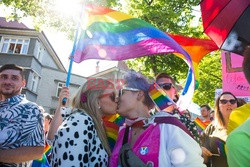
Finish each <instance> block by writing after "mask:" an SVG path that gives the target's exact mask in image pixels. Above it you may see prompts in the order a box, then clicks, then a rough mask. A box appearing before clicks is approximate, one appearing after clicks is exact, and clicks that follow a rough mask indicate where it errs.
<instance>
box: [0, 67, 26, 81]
mask: <svg viewBox="0 0 250 167" xmlns="http://www.w3.org/2000/svg"><path fill="white" fill-rule="evenodd" d="M5 70H18V71H20V74H21V76H22V78H23V79H24V69H23V67H21V66H18V65H16V64H5V65H3V66H2V67H1V68H0V73H1V72H3V71H5Z"/></svg>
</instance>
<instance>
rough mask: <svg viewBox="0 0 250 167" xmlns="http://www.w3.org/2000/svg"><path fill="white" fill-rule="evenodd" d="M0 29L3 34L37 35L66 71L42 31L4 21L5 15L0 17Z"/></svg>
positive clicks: (59, 65) (15, 22) (60, 66)
mask: <svg viewBox="0 0 250 167" xmlns="http://www.w3.org/2000/svg"><path fill="white" fill-rule="evenodd" d="M0 29H1V33H3V34H15V35H25V36H31V37H32V36H34V37H38V38H39V39H40V41H41V42H42V43H43V45H44V46H45V48H46V49H47V51H48V52H49V54H50V55H51V56H52V58H53V59H54V61H55V62H56V64H57V65H58V67H59V68H60V69H61V70H63V71H65V72H66V69H65V67H64V66H63V64H62V62H61V60H60V59H59V57H58V56H57V54H56V51H55V50H54V48H53V47H52V45H51V43H50V42H49V40H48V39H47V37H46V35H45V34H44V32H43V31H42V32H38V31H37V30H35V29H30V28H28V27H27V26H26V25H25V24H23V23H19V22H18V21H9V22H8V21H6V19H5V17H0Z"/></svg>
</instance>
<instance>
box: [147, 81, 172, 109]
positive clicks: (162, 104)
mask: <svg viewBox="0 0 250 167" xmlns="http://www.w3.org/2000/svg"><path fill="white" fill-rule="evenodd" d="M149 96H150V97H151V99H152V100H153V102H154V103H155V105H156V106H157V107H158V109H159V110H161V111H164V110H165V109H167V108H168V107H169V106H171V105H175V103H174V101H173V100H172V99H170V98H169V97H168V95H167V94H166V93H165V92H164V90H162V89H161V87H160V86H159V85H158V84H157V83H154V84H152V85H150V87H149Z"/></svg>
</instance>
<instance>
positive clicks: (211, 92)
mask: <svg viewBox="0 0 250 167" xmlns="http://www.w3.org/2000/svg"><path fill="white" fill-rule="evenodd" d="M221 68H222V65H221V55H220V53H219V52H215V53H212V54H209V55H207V56H205V57H204V58H203V59H202V61H201V62H200V65H199V74H200V84H199V88H198V89H197V90H196V91H195V95H194V98H193V101H194V102H196V103H197V104H199V105H202V104H209V105H210V106H211V107H213V106H214V96H215V89H219V88H221V87H222V72H221Z"/></svg>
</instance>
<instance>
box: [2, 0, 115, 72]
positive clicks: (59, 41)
mask: <svg viewBox="0 0 250 167" xmlns="http://www.w3.org/2000/svg"><path fill="white" fill-rule="evenodd" d="M62 1H65V0H61V1H60V2H62ZM61 4H62V3H61ZM65 7H67V8H68V6H67V5H66V3H65V6H62V7H61V10H63V9H64V8H65ZM10 12H11V10H9V9H8V8H6V7H4V6H3V5H0V17H5V16H7V15H9V14H10ZM22 22H23V23H24V24H25V25H26V26H27V27H29V28H33V26H32V21H31V20H30V19H28V18H26V19H22ZM42 31H43V32H44V33H45V35H46V37H47V38H48V40H49V42H50V44H51V45H52V47H53V49H54V50H55V52H56V54H57V56H58V57H59V59H60V60H61V62H62V64H63V65H64V67H65V69H66V70H67V71H68V67H69V59H68V57H69V55H70V53H71V51H72V48H73V41H70V40H68V39H67V37H66V35H65V33H63V32H58V31H56V30H54V29H52V28H47V29H43V30H42ZM97 61H99V69H100V70H99V71H104V70H106V69H108V68H112V67H114V66H115V65H116V64H117V61H108V60H85V61H83V62H81V63H79V64H77V63H73V66H72V73H73V74H77V75H81V76H84V77H88V76H90V75H93V74H95V73H96V62H97Z"/></svg>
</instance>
